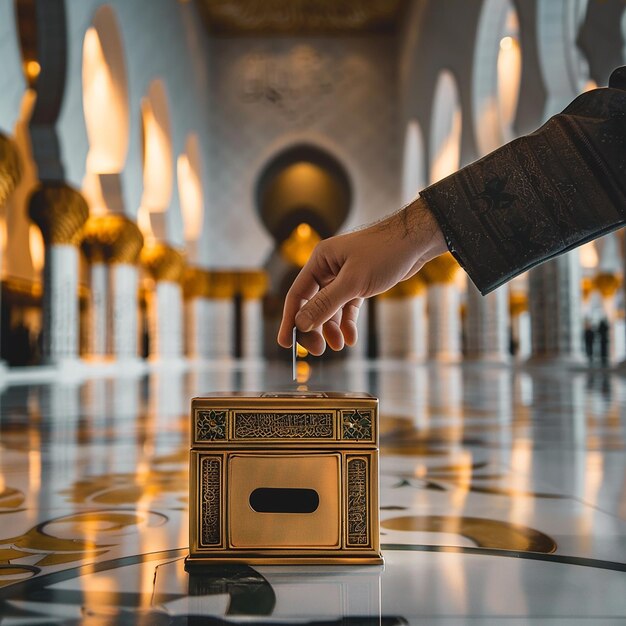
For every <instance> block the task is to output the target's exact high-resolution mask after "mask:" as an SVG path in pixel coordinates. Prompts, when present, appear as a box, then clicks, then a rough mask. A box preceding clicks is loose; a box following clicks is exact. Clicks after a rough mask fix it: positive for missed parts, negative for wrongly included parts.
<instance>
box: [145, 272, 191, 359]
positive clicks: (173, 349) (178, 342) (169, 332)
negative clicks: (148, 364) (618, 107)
mask: <svg viewBox="0 0 626 626" xmlns="http://www.w3.org/2000/svg"><path fill="white" fill-rule="evenodd" d="M150 304H151V306H150V319H149V325H150V358H151V359H153V360H157V361H171V360H179V359H181V358H182V355H183V326H182V322H183V319H182V318H183V315H182V313H183V312H182V290H181V287H180V284H179V283H175V282H171V281H167V280H162V281H158V282H157V283H156V286H155V290H154V293H153V294H152V298H151V302H150Z"/></svg>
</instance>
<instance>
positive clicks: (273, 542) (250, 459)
mask: <svg viewBox="0 0 626 626" xmlns="http://www.w3.org/2000/svg"><path fill="white" fill-rule="evenodd" d="M191 424H192V429H191V442H192V443H191V452H190V457H191V458H190V481H189V482H190V493H189V526H190V539H189V545H190V548H189V557H188V558H187V561H186V565H187V568H188V569H190V570H191V569H196V568H198V569H202V567H203V566H208V565H214V564H220V563H228V562H240V563H241V562H243V563H250V564H261V563H267V564H303V563H311V564H355V565H358V564H381V563H382V562H383V560H382V557H381V554H380V543H379V525H378V399H377V398H375V397H373V396H370V395H368V394H352V393H330V392H328V393H315V392H305V393H298V392H294V393H258V394H245V393H230V394H212V395H210V396H206V397H201V398H194V399H193V400H192V401H191Z"/></svg>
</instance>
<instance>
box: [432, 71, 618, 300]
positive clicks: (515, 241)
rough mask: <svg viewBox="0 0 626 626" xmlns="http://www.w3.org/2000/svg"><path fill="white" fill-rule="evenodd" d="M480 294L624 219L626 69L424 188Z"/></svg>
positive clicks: (616, 225) (596, 235) (614, 225)
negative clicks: (532, 129) (539, 124)
mask: <svg viewBox="0 0 626 626" xmlns="http://www.w3.org/2000/svg"><path fill="white" fill-rule="evenodd" d="M421 195H422V197H423V198H424V199H425V200H426V202H427V203H428V205H429V206H430V208H431V210H432V211H433V213H434V215H435V217H436V218H437V221H438V222H439V225H440V226H441V229H442V231H443V233H444V235H445V237H446V241H447V244H448V248H449V249H450V252H452V254H453V255H454V256H455V258H456V259H457V261H458V262H459V263H460V265H461V266H462V267H463V268H464V269H465V270H466V271H467V273H468V274H469V276H470V278H471V279H472V281H473V282H474V284H475V285H476V286H477V287H478V289H479V290H480V291H481V293H483V294H486V293H489V292H490V291H492V290H494V289H496V288H497V287H499V286H500V285H502V284H503V283H505V282H507V281H508V280H510V279H511V278H513V277H515V276H517V275H518V274H520V273H521V272H524V271H526V270H528V269H530V268H531V267H533V266H535V265H537V264H539V263H542V262H543V261H547V260H548V259H550V258H553V257H555V256H557V255H559V254H562V253H563V252H567V251H569V250H571V249H573V248H575V247H576V246H579V245H581V244H583V243H586V242H587V241H590V240H592V239H595V238H596V237H598V236H600V235H603V234H605V233H607V232H610V231H612V230H614V229H616V228H619V227H620V226H623V225H624V224H625V223H626V67H622V68H619V69H617V70H616V71H615V72H613V75H612V76H611V79H610V82H609V87H608V88H606V89H596V90H594V91H590V92H587V93H585V94H582V95H581V96H579V97H578V98H576V100H574V102H572V103H571V104H570V105H569V106H568V107H567V108H566V109H565V110H564V111H563V112H562V113H560V114H559V115H555V116H554V117H553V118H551V119H550V120H549V121H548V122H547V123H546V124H545V125H544V126H542V127H541V128H540V129H539V130H537V131H536V132H534V133H532V134H530V135H527V136H525V137H521V138H519V139H516V140H514V141H512V142H511V143H509V144H507V145H505V146H503V147H502V148H500V149H498V150H496V151H495V152H492V153H491V154H489V155H487V156H486V157H484V158H483V159H480V160H479V161H476V162H475V163H472V164H471V165H468V166H467V167H465V168H463V169H461V170H459V171H458V172H457V173H455V174H453V175H452V176H449V177H447V178H445V179H443V180H441V181H440V182H438V183H435V184H434V185H431V186H430V187H428V188H426V189H424V190H423V191H422V193H421Z"/></svg>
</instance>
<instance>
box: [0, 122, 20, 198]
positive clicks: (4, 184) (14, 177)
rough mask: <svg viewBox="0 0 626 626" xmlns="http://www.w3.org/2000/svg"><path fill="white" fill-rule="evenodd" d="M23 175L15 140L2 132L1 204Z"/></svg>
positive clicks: (0, 147)
mask: <svg viewBox="0 0 626 626" xmlns="http://www.w3.org/2000/svg"><path fill="white" fill-rule="evenodd" d="M21 177H22V166H21V162H20V155H19V152H18V151H17V146H16V145H15V142H14V141H13V140H12V139H11V138H10V137H7V136H6V135H4V134H3V133H0V206H2V205H3V204H4V203H5V202H6V200H7V198H8V197H9V196H10V195H11V193H12V191H13V190H14V189H15V187H16V186H17V184H18V183H19V182H20V178H21Z"/></svg>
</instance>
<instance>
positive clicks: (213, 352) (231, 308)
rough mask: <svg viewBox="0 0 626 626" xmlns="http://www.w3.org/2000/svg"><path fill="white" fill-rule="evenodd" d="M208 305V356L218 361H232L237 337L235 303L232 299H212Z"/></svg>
mask: <svg viewBox="0 0 626 626" xmlns="http://www.w3.org/2000/svg"><path fill="white" fill-rule="evenodd" d="M207 304H208V308H207V326H208V335H209V336H208V356H209V358H210V359H216V360H224V359H231V358H232V357H233V340H234V337H235V303H234V301H233V299H232V298H211V299H210V300H209V301H208V303H207Z"/></svg>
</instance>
